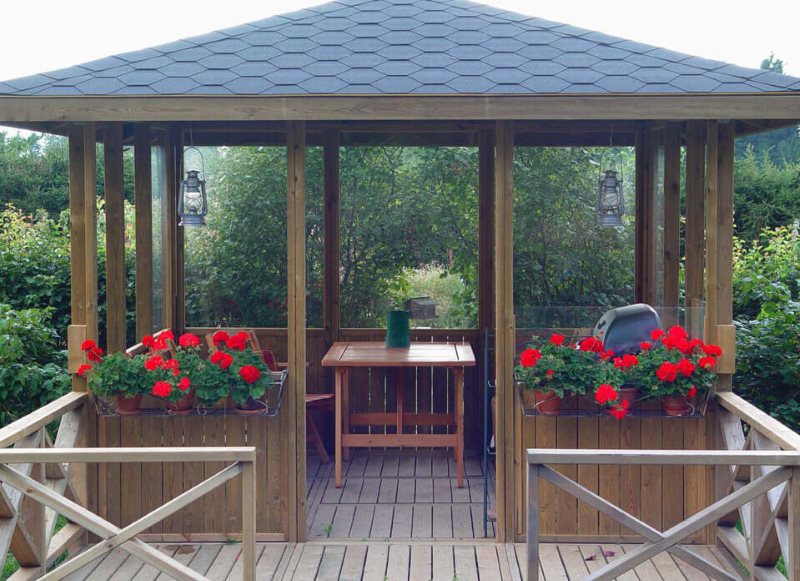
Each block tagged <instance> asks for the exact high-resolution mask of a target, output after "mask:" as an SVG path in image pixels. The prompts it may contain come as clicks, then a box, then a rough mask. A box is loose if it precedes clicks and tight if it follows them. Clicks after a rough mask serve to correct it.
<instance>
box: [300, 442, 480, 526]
mask: <svg viewBox="0 0 800 581" xmlns="http://www.w3.org/2000/svg"><path fill="white" fill-rule="evenodd" d="M464 471H465V479H464V487H463V488H458V487H457V485H456V477H455V476H456V464H455V461H454V460H453V458H452V454H447V452H446V451H444V450H435V451H418V452H412V451H402V452H400V451H387V452H377V451H372V452H368V451H366V450H355V451H354V453H353V456H352V457H351V460H350V461H349V462H346V463H344V465H343V482H342V487H341V488H336V486H335V485H334V480H333V463H330V464H321V463H320V462H319V460H318V459H317V458H316V456H312V457H309V460H308V465H307V470H306V476H307V483H306V484H307V487H306V490H307V499H306V500H307V502H306V506H307V515H308V518H307V523H308V529H307V534H308V539H309V540H320V539H331V540H333V539H382V540H390V539H391V540H394V539H434V538H435V539H437V540H444V539H479V538H484V537H485V536H488V537H489V538H494V523H493V522H489V524H488V528H487V535H484V532H483V472H482V470H481V463H480V461H479V459H478V458H477V457H476V456H471V457H470V456H468V457H467V458H466V459H465V461H464ZM489 505H490V506H493V505H494V481H493V480H492V479H491V478H490V479H489Z"/></svg>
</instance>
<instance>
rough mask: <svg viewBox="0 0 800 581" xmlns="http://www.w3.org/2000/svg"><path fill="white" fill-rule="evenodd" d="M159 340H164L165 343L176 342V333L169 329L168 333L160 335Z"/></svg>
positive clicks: (163, 332)
mask: <svg viewBox="0 0 800 581" xmlns="http://www.w3.org/2000/svg"><path fill="white" fill-rule="evenodd" d="M158 338H159V339H164V341H174V340H175V333H173V332H172V329H167V330H166V331H162V332H161V333H159V335H158Z"/></svg>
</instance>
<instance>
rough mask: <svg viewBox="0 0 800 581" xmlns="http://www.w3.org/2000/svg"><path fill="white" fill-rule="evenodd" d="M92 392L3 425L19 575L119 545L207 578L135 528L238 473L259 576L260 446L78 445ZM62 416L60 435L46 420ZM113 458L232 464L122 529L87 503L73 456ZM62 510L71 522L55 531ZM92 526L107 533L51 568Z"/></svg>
mask: <svg viewBox="0 0 800 581" xmlns="http://www.w3.org/2000/svg"><path fill="white" fill-rule="evenodd" d="M87 400H88V396H87V394H86V393H77V392H73V393H70V394H67V395H65V396H63V397H61V398H59V399H58V400H56V401H54V402H52V403H50V404H48V405H46V406H44V407H42V408H40V409H39V410H36V411H35V412H33V413H31V414H29V415H28V416H25V417H24V418H21V419H19V420H17V421H16V422H14V423H12V424H10V425H8V426H6V427H4V428H2V429H0V443H1V444H2V446H0V482H2V486H0V558H3V559H5V557H6V555H7V554H8V553H9V552H11V553H13V554H14V556H15V557H16V559H17V561H18V562H19V564H20V569H19V570H18V571H17V572H16V573H15V574H14V575H13V576H12V579H33V578H42V579H61V578H63V577H64V576H66V575H69V574H70V573H72V572H74V571H77V570H78V569H80V568H81V567H82V566H84V565H86V564H87V563H89V562H91V561H93V560H94V559H96V558H98V557H100V556H102V555H103V554H105V553H107V552H108V551H111V550H114V549H116V548H121V549H124V550H125V551H127V552H129V553H130V554H131V555H134V556H136V557H138V558H140V559H141V560H143V561H144V562H146V563H148V564H150V565H152V566H153V567H155V568H156V569H158V570H159V571H161V572H163V573H166V574H168V575H170V576H171V577H173V578H176V579H181V580H183V579H195V580H196V579H204V577H203V576H201V575H199V574H197V573H195V572H194V571H192V570H191V569H189V568H188V567H186V566H185V565H183V564H181V563H179V562H178V561H176V560H174V559H172V558H170V557H168V556H167V555H165V554H164V553H162V552H161V551H159V550H157V549H156V548H154V547H151V546H149V545H147V544H145V543H144V542H142V541H141V540H139V539H137V538H136V535H138V534H140V533H142V532H144V531H145V530H147V529H148V528H150V527H152V526H153V525H154V524H156V523H158V522H160V521H161V520H163V519H165V518H167V517H168V516H170V515H172V514H173V513H175V512H177V511H178V510H180V509H182V508H184V507H185V506H187V505H189V504H191V503H192V502H194V501H196V500H198V499H199V498H201V497H203V496H204V495H206V494H208V493H209V492H211V491H213V490H215V489H217V488H219V487H220V486H223V485H224V484H225V483H226V482H228V481H229V480H232V479H233V478H235V477H237V476H241V477H242V554H241V559H240V560H241V563H242V573H243V574H242V577H243V579H248V580H251V579H254V578H255V548H256V545H255V539H256V520H255V519H256V517H255V512H256V511H255V506H256V480H255V479H256V470H255V462H256V449H255V448H254V447H201V448H192V447H184V448H78V447H76V445H78V444H79V435H80V432H81V424H82V419H83V416H84V411H85V410H84V408H83V406H84V405H85V402H86V401H87ZM59 418H61V423H60V425H59V429H58V434H57V436H56V439H55V442H53V441H52V440H51V438H50V437H49V435H48V433H47V430H46V426H47V425H48V424H49V423H51V422H53V421H54V420H57V419H59ZM11 445H13V446H14V447H13V448H7V446H11ZM106 462H111V463H164V462H221V463H231V464H230V465H229V466H227V467H226V468H223V469H222V470H220V471H219V472H217V473H216V474H214V475H213V476H211V477H210V478H207V479H206V480H204V481H202V482H201V483H199V484H197V485H196V486H194V487H193V488H191V489H189V490H187V491H185V492H183V493H182V494H180V495H178V496H176V497H175V498H173V499H172V500H170V501H168V502H166V503H164V504H163V505H161V506H159V507H158V508H156V509H155V510H153V511H152V512H150V513H149V514H146V515H144V516H142V517H141V518H139V519H138V520H136V521H135V522H133V523H131V524H129V525H128V526H126V527H124V528H122V529H120V528H119V527H117V526H115V525H114V524H112V523H110V522H108V521H107V520H105V519H103V518H101V517H100V516H98V515H96V514H94V513H93V512H91V511H90V510H88V509H87V508H86V507H84V506H83V505H82V504H81V496H80V494H79V491H78V490H75V488H73V483H72V482H71V475H72V474H71V466H72V465H73V464H92V463H106ZM59 514H61V515H63V516H64V517H66V518H67V519H68V520H69V521H70V522H69V523H68V524H67V525H66V526H64V527H63V528H62V529H61V530H60V531H58V533H56V532H55V525H56V518H57V516H58V515H59ZM87 531H88V532H90V533H93V534H94V535H96V536H98V537H100V539H101V540H100V542H98V543H97V544H96V545H94V546H93V547H91V548H89V549H88V550H86V551H84V552H82V553H79V554H78V555H77V556H75V557H73V558H71V559H69V560H67V561H66V562H64V563H62V564H60V565H58V566H57V567H56V568H55V569H53V570H51V571H49V572H48V569H50V568H51V567H52V566H53V565H54V564H55V562H56V561H57V560H58V559H59V557H61V555H62V554H63V553H64V552H65V551H67V550H71V549H73V548H76V547H79V546H81V545H82V544H85V542H86V533H87Z"/></svg>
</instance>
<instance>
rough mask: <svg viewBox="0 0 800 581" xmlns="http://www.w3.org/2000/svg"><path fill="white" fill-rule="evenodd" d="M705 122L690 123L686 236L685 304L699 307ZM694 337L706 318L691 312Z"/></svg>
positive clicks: (703, 242) (703, 215)
mask: <svg viewBox="0 0 800 581" xmlns="http://www.w3.org/2000/svg"><path fill="white" fill-rule="evenodd" d="M705 134H706V128H705V123H703V122H701V121H689V123H688V124H687V126H686V237H685V257H684V265H685V273H686V294H685V306H686V307H688V308H690V309H691V308H696V307H699V306H700V305H701V304H702V302H703V301H704V300H705V290H704V288H703V279H704V274H705V273H704V270H703V265H704V260H705V191H704V189H705V177H706V171H705V165H706V151H705ZM687 318H688V327H689V331H690V333H691V334H692V336H695V337H698V336H700V333H699V330H700V326H701V324H702V320H701V319H700V317H698V315H697V313H695V312H694V311H691V310H690V311H688V313H687Z"/></svg>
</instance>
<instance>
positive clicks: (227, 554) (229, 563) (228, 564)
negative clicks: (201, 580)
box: [206, 543, 242, 581]
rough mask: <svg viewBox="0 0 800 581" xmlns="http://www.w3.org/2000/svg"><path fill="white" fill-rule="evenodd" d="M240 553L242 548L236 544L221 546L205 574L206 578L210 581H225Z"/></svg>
mask: <svg viewBox="0 0 800 581" xmlns="http://www.w3.org/2000/svg"><path fill="white" fill-rule="evenodd" d="M241 552H242V547H241V546H240V545H239V544H238V543H236V544H229V545H223V546H222V548H221V549H220V551H219V553H218V554H217V557H216V558H215V559H214V562H213V563H212V564H211V568H210V569H209V570H208V573H206V577H208V578H209V579H211V580H212V581H218V580H223V579H227V578H228V576H229V575H230V574H231V571H232V570H233V567H234V565H236V561H237V560H238V559H239V554H240V553H241Z"/></svg>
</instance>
